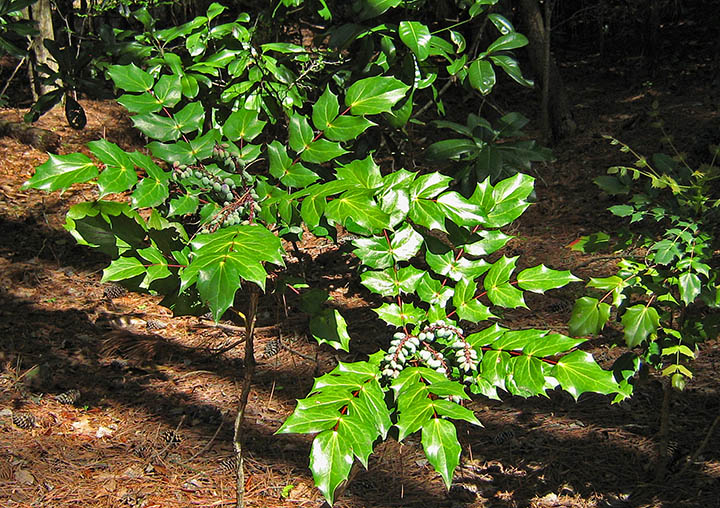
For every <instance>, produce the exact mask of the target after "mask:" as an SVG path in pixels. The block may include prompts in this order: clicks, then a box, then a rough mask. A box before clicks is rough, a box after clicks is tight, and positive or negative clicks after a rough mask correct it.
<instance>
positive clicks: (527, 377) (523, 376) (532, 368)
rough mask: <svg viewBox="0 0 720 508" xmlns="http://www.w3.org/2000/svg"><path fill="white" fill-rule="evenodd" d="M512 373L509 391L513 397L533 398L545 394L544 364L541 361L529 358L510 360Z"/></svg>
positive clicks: (516, 357) (518, 357)
mask: <svg viewBox="0 0 720 508" xmlns="http://www.w3.org/2000/svg"><path fill="white" fill-rule="evenodd" d="M509 363H510V369H509V370H510V372H512V375H511V377H510V379H509V380H508V381H511V383H508V390H509V391H510V393H512V394H513V395H520V396H521V397H532V396H535V395H541V394H544V393H545V375H544V373H543V364H542V361H540V360H539V359H537V358H535V357H533V356H528V355H522V356H515V357H512V358H510V360H509Z"/></svg>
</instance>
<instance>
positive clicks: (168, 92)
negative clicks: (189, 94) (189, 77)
mask: <svg viewBox="0 0 720 508" xmlns="http://www.w3.org/2000/svg"><path fill="white" fill-rule="evenodd" d="M154 92H155V99H156V100H157V102H158V103H159V104H160V105H161V106H164V107H166V108H172V107H174V106H175V105H176V104H177V103H178V102H180V98H181V96H182V88H181V85H180V76H179V75H177V74H172V75H168V74H165V75H164V76H160V79H158V81H157V83H156V84H155V89H154ZM156 111H157V110H156Z"/></svg>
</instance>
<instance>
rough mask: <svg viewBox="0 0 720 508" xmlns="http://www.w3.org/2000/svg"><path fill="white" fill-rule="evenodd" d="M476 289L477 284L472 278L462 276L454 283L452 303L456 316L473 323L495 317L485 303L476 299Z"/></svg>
mask: <svg viewBox="0 0 720 508" xmlns="http://www.w3.org/2000/svg"><path fill="white" fill-rule="evenodd" d="M476 291H477V285H476V284H475V281H473V280H468V279H464V278H463V279H461V280H460V281H459V282H458V283H457V284H456V285H455V293H454V295H453V305H454V306H455V311H456V312H457V315H458V317H459V318H460V319H467V320H468V321H472V322H474V323H478V322H480V321H485V320H486V319H490V318H493V317H497V316H495V315H494V314H493V313H492V312H491V311H490V309H489V308H488V307H487V306H486V305H483V304H482V303H480V302H479V301H478V300H477V298H476V297H475V296H476V295H475V292H476Z"/></svg>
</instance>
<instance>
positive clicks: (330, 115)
mask: <svg viewBox="0 0 720 508" xmlns="http://www.w3.org/2000/svg"><path fill="white" fill-rule="evenodd" d="M339 111H340V106H339V104H338V99H337V96H336V95H335V94H334V93H332V92H331V91H330V87H329V86H326V87H325V91H324V92H323V93H322V95H321V96H320V98H319V99H318V100H317V102H315V104H313V110H312V121H313V125H314V126H315V128H316V129H317V130H319V131H324V130H325V129H327V128H328V127H329V126H330V125H331V123H332V121H333V120H335V118H336V117H337V116H338V113H339ZM326 135H327V133H326ZM336 141H341V140H336ZM342 141H344V140H342Z"/></svg>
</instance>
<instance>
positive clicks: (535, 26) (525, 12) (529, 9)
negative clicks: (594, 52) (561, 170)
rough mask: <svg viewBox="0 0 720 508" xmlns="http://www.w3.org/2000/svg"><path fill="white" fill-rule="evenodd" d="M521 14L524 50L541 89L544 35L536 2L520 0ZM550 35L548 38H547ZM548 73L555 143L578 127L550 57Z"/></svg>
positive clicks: (535, 0) (552, 59)
mask: <svg viewBox="0 0 720 508" xmlns="http://www.w3.org/2000/svg"><path fill="white" fill-rule="evenodd" d="M520 13H521V16H522V20H523V24H524V25H525V27H524V28H525V29H524V31H523V33H524V34H525V35H527V38H528V40H529V41H530V44H528V46H527V49H528V56H529V57H530V66H531V67H532V69H533V72H534V74H535V76H536V77H537V78H536V79H537V81H540V85H542V80H543V78H542V77H543V76H544V75H545V72H544V71H545V69H544V63H545V51H544V47H545V37H546V31H545V24H544V22H543V16H542V14H541V12H540V8H539V6H538V2H537V0H520ZM549 35H550V34H547V36H548V37H549ZM547 73H548V75H549V76H550V79H549V83H548V84H549V90H548V92H549V97H548V103H549V104H548V109H549V110H548V113H549V118H550V124H551V126H552V134H553V136H552V137H553V139H554V140H556V141H557V140H559V139H562V138H564V137H566V136H568V135H570V134H572V133H573V132H575V129H576V128H577V125H576V124H575V120H574V119H573V114H572V109H571V107H570V101H569V99H568V97H567V93H566V91H565V87H564V85H563V82H562V78H561V77H560V70H559V69H558V66H557V63H556V62H555V59H554V58H553V57H552V55H550V58H549V69H547Z"/></svg>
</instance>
